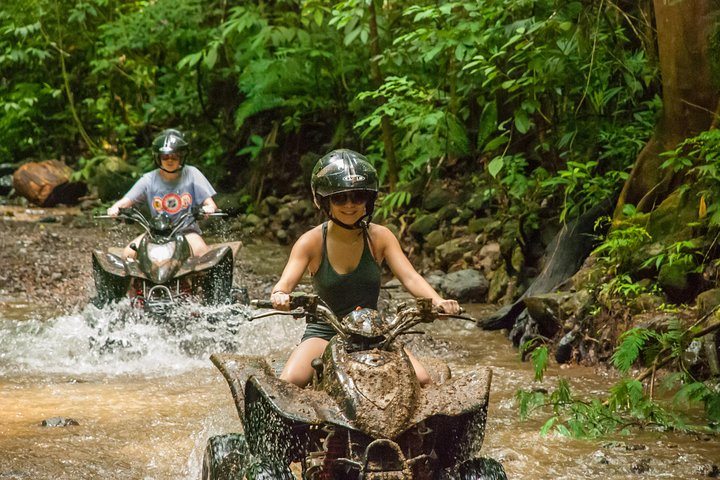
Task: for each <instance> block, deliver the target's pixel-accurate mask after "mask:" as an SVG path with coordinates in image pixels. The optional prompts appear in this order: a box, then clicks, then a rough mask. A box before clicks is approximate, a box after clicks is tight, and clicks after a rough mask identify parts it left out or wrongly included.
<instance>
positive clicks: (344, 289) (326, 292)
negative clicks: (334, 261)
mask: <svg viewBox="0 0 720 480" xmlns="http://www.w3.org/2000/svg"><path fill="white" fill-rule="evenodd" d="M327 228H328V224H327V222H325V223H323V227H322V232H323V247H322V248H323V251H322V260H321V261H320V267H319V268H318V270H317V272H315V275H314V276H313V287H314V289H315V293H316V294H317V295H318V296H319V297H320V298H321V299H322V300H323V301H324V302H325V303H326V304H327V305H328V307H330V310H332V311H333V313H335V315H336V316H337V317H338V318H342V317H344V316H345V315H347V314H348V313H350V312H351V311H353V310H355V308H356V307H363V308H373V309H377V303H378V297H379V296H380V275H381V272H380V267H379V266H378V264H377V263H376V262H375V259H374V258H373V256H372V253H371V251H370V246H369V245H368V238H367V237H368V236H367V234H363V253H362V256H361V257H360V262H359V263H358V266H357V267H356V268H355V270H353V271H352V272H350V273H344V274H339V273H337V272H336V271H335V269H334V268H333V267H332V265H330V260H328V255H327Z"/></svg>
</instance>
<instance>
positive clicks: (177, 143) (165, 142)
mask: <svg viewBox="0 0 720 480" xmlns="http://www.w3.org/2000/svg"><path fill="white" fill-rule="evenodd" d="M188 147H189V145H188V142H187V141H185V135H183V133H182V132H181V131H180V130H175V129H174V128H168V129H166V130H163V132H162V133H161V134H160V135H158V136H157V137H155V140H153V142H152V152H153V160H155V165H157V166H158V167H160V168H162V165H161V163H160V155H167V154H170V153H176V154H178V155H179V156H180V168H182V167H183V166H184V165H185V156H186V154H187V150H188ZM180 168H178V170H179V169H180ZM175 171H177V170H175ZM171 173H174V172H171Z"/></svg>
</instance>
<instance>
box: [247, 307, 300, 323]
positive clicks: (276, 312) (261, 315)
mask: <svg viewBox="0 0 720 480" xmlns="http://www.w3.org/2000/svg"><path fill="white" fill-rule="evenodd" d="M273 315H288V316H292V317H293V318H302V317H304V316H306V315H307V312H306V311H305V309H303V308H296V309H295V310H288V311H285V310H270V311H269V312H263V313H259V314H257V315H253V316H252V317H250V321H251V322H252V321H253V320H258V319H260V318H265V317H272V316H273Z"/></svg>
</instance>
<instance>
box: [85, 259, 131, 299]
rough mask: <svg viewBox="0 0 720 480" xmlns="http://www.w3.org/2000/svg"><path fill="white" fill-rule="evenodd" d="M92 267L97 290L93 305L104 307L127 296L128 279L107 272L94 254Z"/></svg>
mask: <svg viewBox="0 0 720 480" xmlns="http://www.w3.org/2000/svg"><path fill="white" fill-rule="evenodd" d="M92 269H93V279H94V280H95V291H96V294H95V297H93V299H92V303H93V305H95V306H96V307H97V308H102V307H104V306H105V305H107V304H109V303H113V302H117V301H119V300H122V299H123V298H125V297H127V289H128V286H127V284H128V282H127V280H126V279H124V278H121V277H115V276H114V275H111V274H109V273H107V272H105V271H104V270H103V269H102V267H101V266H100V263H99V262H98V261H97V259H96V258H95V256H94V255H93V257H92Z"/></svg>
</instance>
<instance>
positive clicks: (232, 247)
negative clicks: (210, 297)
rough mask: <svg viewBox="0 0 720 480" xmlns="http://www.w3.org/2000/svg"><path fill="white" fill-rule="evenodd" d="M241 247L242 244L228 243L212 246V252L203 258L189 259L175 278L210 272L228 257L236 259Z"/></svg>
mask: <svg viewBox="0 0 720 480" xmlns="http://www.w3.org/2000/svg"><path fill="white" fill-rule="evenodd" d="M241 246H242V243H241V242H227V243H218V244H215V245H210V250H209V251H208V252H207V253H206V254H205V255H203V256H202V257H190V258H188V259H187V261H185V263H184V264H183V265H182V266H181V267H180V269H179V270H178V272H177V273H176V274H175V276H176V277H182V276H184V275H187V274H188V273H191V272H201V271H203V270H209V269H211V268H213V267H214V266H215V265H217V264H218V263H220V261H222V259H223V258H225V256H226V255H231V256H232V258H233V259H235V257H236V256H237V252H238V251H239V250H240V247H241Z"/></svg>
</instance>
